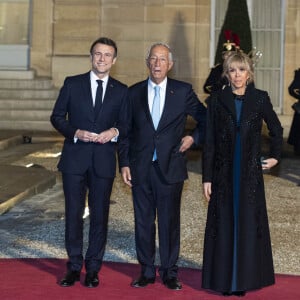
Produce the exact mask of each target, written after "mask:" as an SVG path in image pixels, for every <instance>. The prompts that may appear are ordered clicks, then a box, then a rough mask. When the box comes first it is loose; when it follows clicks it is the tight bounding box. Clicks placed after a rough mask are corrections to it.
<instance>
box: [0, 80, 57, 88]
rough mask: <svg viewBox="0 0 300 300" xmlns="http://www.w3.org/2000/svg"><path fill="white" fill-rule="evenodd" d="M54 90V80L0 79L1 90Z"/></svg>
mask: <svg viewBox="0 0 300 300" xmlns="http://www.w3.org/2000/svg"><path fill="white" fill-rule="evenodd" d="M51 88H53V84H52V80H51V79H49V78H37V79H31V80H28V79H19V80H13V79H0V89H38V90H41V89H51Z"/></svg>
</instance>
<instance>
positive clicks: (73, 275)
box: [59, 271, 80, 287]
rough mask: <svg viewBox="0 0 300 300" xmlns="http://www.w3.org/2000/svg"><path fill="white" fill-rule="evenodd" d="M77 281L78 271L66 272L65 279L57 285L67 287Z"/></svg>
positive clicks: (78, 277) (78, 278)
mask: <svg viewBox="0 0 300 300" xmlns="http://www.w3.org/2000/svg"><path fill="white" fill-rule="evenodd" d="M79 280H80V272H79V271H68V272H67V274H66V275H65V277H64V278H63V279H62V280H61V281H60V283H59V285H60V286H63V287H68V286H72V285H74V283H75V282H76V281H79Z"/></svg>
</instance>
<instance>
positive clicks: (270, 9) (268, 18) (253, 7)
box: [210, 0, 285, 113]
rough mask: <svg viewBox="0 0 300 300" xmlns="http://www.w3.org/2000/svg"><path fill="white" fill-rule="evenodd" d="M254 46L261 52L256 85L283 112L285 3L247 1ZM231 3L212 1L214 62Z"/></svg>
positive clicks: (276, 108) (212, 49)
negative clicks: (266, 92)
mask: <svg viewBox="0 0 300 300" xmlns="http://www.w3.org/2000/svg"><path fill="white" fill-rule="evenodd" d="M247 3H248V12H249V18H250V22H251V33H252V44H253V46H254V47H256V49H257V50H260V51H261V52H262V54H263V55H262V57H261V59H260V60H259V62H258V64H257V65H256V67H255V85H256V87H257V88H259V89H263V90H266V91H268V92H269V94H270V97H271V100H272V103H273V106H274V109H275V110H276V112H277V113H282V102H283V101H282V97H283V57H284V56H283V51H284V15H285V0H247ZM227 5H228V0H212V9H211V14H212V18H211V22H212V25H211V26H212V27H211V28H212V30H211V35H212V38H211V55H210V57H211V62H212V63H213V58H214V55H215V49H216V46H217V42H218V37H219V33H220V30H221V27H222V24H223V22H224V17H225V13H226V9H227Z"/></svg>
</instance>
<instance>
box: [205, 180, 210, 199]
mask: <svg viewBox="0 0 300 300" xmlns="http://www.w3.org/2000/svg"><path fill="white" fill-rule="evenodd" d="M203 194H204V196H205V198H206V200H207V201H209V200H210V195H211V182H204V183H203Z"/></svg>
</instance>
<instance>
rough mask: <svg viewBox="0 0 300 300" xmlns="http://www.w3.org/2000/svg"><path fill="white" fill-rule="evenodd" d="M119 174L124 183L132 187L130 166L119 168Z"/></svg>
mask: <svg viewBox="0 0 300 300" xmlns="http://www.w3.org/2000/svg"><path fill="white" fill-rule="evenodd" d="M121 174H122V178H123V181H124V183H126V184H127V185H128V186H130V187H132V184H131V174H130V168H129V167H123V168H121Z"/></svg>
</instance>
